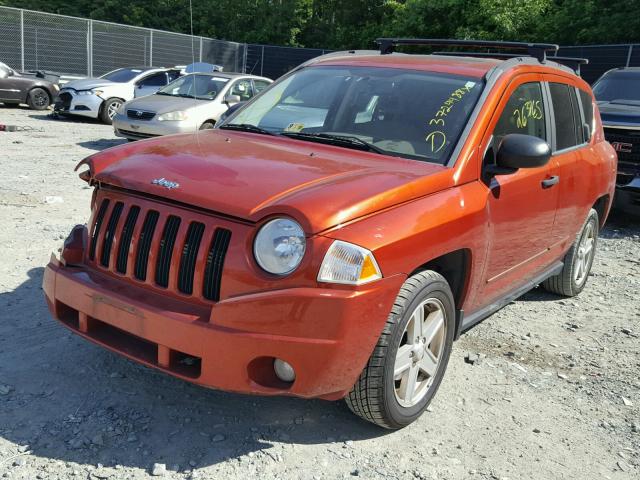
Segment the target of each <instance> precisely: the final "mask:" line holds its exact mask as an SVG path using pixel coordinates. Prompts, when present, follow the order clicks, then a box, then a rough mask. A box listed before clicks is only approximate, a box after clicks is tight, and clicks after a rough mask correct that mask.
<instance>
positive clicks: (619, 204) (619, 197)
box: [614, 175, 640, 216]
mask: <svg viewBox="0 0 640 480" xmlns="http://www.w3.org/2000/svg"><path fill="white" fill-rule="evenodd" d="M618 177H621V175H618ZM614 207H615V208H616V209H618V210H621V211H624V212H626V213H630V214H632V215H635V216H640V176H637V177H633V179H632V180H631V181H630V182H629V183H624V184H620V183H618V185H616V195H615V200H614Z"/></svg>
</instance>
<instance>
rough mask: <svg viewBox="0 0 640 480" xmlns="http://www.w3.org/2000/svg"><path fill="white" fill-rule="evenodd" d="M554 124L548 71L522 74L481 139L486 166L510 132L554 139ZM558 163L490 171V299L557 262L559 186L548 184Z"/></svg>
mask: <svg viewBox="0 0 640 480" xmlns="http://www.w3.org/2000/svg"><path fill="white" fill-rule="evenodd" d="M550 130H551V123H550V119H549V116H548V110H547V108H546V99H545V95H544V87H543V85H542V76H541V75H538V74H527V75H521V76H519V77H516V79H514V80H513V81H512V82H511V84H510V85H509V86H508V88H507V90H506V91H505V92H504V94H503V96H502V100H501V101H500V104H499V105H498V108H497V109H496V111H495V113H494V117H493V119H492V121H491V124H490V125H489V128H488V129H487V132H486V134H485V138H484V139H483V142H482V144H481V148H482V150H481V151H483V152H485V154H484V159H483V163H484V165H483V172H486V167H487V165H489V164H491V163H494V162H495V154H496V151H497V149H498V147H499V145H500V141H501V140H502V138H504V136H505V135H508V134H512V133H519V134H526V135H532V136H536V137H539V138H542V139H543V140H545V141H547V142H549V141H550ZM554 169H555V162H554V161H553V160H551V161H550V162H549V163H548V164H547V165H545V166H543V167H538V168H523V169H520V170H518V171H516V172H515V173H512V174H508V175H495V176H493V177H491V178H488V177H486V176H485V177H484V182H485V184H486V185H487V210H488V214H489V232H490V238H489V249H488V252H487V261H486V262H485V272H484V288H483V295H482V296H483V297H484V299H485V300H486V301H487V303H489V302H491V301H493V300H494V299H496V298H498V297H501V296H502V295H503V294H505V293H506V292H508V291H511V290H515V289H516V288H517V287H518V286H521V285H522V284H524V283H525V282H526V281H527V280H531V279H532V278H533V277H534V276H535V274H536V273H538V272H540V271H541V270H542V269H544V268H545V267H546V266H547V265H549V263H551V262H550V259H549V254H548V252H549V247H550V243H551V235H550V234H551V231H552V229H553V223H554V217H555V214H556V205H557V203H558V189H557V188H554V186H553V185H552V186H551V187H549V186H547V184H548V181H549V180H550V179H551V178H552V176H553V175H554Z"/></svg>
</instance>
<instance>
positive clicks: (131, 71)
mask: <svg viewBox="0 0 640 480" xmlns="http://www.w3.org/2000/svg"><path fill="white" fill-rule="evenodd" d="M143 71H144V70H141V69H139V68H119V69H118V70H114V71H113V72H109V73H105V74H104V75H103V76H101V77H100V78H104V79H105V80H109V81H111V82H116V83H127V82H130V81H131V80H133V79H134V78H136V77H137V76H138V75H140V74H141V73H142V72H143Z"/></svg>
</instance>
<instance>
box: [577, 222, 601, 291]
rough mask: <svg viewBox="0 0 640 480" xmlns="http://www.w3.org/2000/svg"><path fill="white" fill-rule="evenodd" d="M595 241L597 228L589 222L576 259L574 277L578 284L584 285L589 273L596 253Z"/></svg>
mask: <svg viewBox="0 0 640 480" xmlns="http://www.w3.org/2000/svg"><path fill="white" fill-rule="evenodd" d="M595 242H596V239H595V228H594V227H593V223H592V222H589V223H588V224H587V225H586V227H585V231H584V233H583V234H582V238H581V239H580V244H579V245H578V252H577V255H576V257H575V260H574V268H573V272H574V273H573V279H574V281H575V283H576V285H578V286H580V285H582V284H583V283H584V282H585V281H586V279H587V276H588V275H589V266H590V265H591V261H592V259H593V255H594V253H595V249H594V248H593V247H594V246H595Z"/></svg>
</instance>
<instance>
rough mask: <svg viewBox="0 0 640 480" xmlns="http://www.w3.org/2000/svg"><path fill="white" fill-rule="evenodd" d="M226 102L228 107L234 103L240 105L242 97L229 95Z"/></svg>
mask: <svg viewBox="0 0 640 480" xmlns="http://www.w3.org/2000/svg"><path fill="white" fill-rule="evenodd" d="M224 102H225V103H226V104H227V105H231V104H233V103H238V102H240V95H227V97H226V98H225V99H224Z"/></svg>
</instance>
